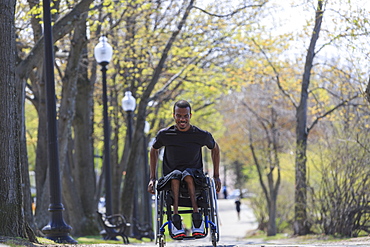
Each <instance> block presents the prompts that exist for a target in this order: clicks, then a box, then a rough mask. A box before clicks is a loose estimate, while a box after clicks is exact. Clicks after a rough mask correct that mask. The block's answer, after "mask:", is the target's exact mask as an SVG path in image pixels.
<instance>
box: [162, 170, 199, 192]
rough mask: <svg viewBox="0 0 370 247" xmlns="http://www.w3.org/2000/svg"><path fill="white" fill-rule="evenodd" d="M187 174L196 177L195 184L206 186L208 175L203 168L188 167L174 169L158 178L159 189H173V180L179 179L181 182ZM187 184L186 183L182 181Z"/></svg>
mask: <svg viewBox="0 0 370 247" xmlns="http://www.w3.org/2000/svg"><path fill="white" fill-rule="evenodd" d="M186 176H192V177H193V178H194V183H195V186H204V184H205V183H206V176H205V175H204V173H203V170H202V169H196V168H187V169H185V170H184V171H180V170H173V171H172V172H170V173H169V174H167V175H166V176H164V177H161V178H160V179H159V180H158V185H157V190H158V191H160V190H170V189H171V180H172V179H177V180H180V181H181V182H182V181H184V178H185V177H186ZM182 184H185V183H182Z"/></svg>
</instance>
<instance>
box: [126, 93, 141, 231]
mask: <svg viewBox="0 0 370 247" xmlns="http://www.w3.org/2000/svg"><path fill="white" fill-rule="evenodd" d="M135 108H136V99H135V98H134V97H133V96H132V93H131V92H130V91H126V92H125V97H123V99H122V109H123V110H124V111H125V112H126V113H127V132H128V140H129V141H128V144H129V145H130V147H131V144H132V114H133V112H134V111H135ZM136 175H137V174H135V176H136ZM134 190H135V193H134V209H133V219H134V221H133V222H132V226H133V227H132V228H131V231H132V235H133V237H135V238H139V233H138V227H137V223H138V222H137V219H138V217H137V214H138V212H137V194H138V190H137V186H135V188H134Z"/></svg>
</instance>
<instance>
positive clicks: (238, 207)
mask: <svg viewBox="0 0 370 247" xmlns="http://www.w3.org/2000/svg"><path fill="white" fill-rule="evenodd" d="M240 204H241V202H240V199H239V198H236V200H235V207H236V213H237V214H238V220H240Z"/></svg>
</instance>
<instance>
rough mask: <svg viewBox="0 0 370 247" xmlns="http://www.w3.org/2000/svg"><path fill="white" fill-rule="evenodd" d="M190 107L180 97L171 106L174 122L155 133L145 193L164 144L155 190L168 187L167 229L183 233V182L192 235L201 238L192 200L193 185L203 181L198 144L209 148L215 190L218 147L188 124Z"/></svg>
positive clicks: (178, 234) (178, 235) (201, 227)
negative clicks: (170, 198) (169, 219)
mask: <svg viewBox="0 0 370 247" xmlns="http://www.w3.org/2000/svg"><path fill="white" fill-rule="evenodd" d="M191 116H192V113H191V106H190V104H189V103H188V102H187V101H185V100H180V101H178V102H176V103H175V105H174V107H173V118H174V120H175V125H172V126H170V127H167V128H164V129H162V130H160V131H159V132H158V133H157V136H156V139H155V141H154V143H153V146H152V148H151V150H150V181H149V184H148V192H150V193H152V194H154V193H155V191H154V185H155V181H156V179H157V178H156V168H157V161H158V156H159V149H160V148H162V147H164V157H163V175H164V176H163V177H162V178H160V179H159V180H158V185H157V190H163V189H170V190H171V191H172V195H173V205H172V206H173V215H172V225H171V232H172V235H173V238H174V239H183V238H184V237H185V236H186V234H185V230H184V229H183V225H182V221H181V216H180V215H179V211H178V207H179V195H180V184H181V183H185V184H186V187H187V190H188V194H189V197H190V201H191V205H192V209H193V213H192V235H193V237H195V238H197V237H203V236H204V235H205V233H204V221H203V219H202V215H201V214H200V213H199V210H198V205H197V202H196V195H195V188H196V185H197V184H201V183H203V179H204V174H203V162H202V147H203V146H207V147H208V148H209V149H210V150H211V157H212V163H213V178H214V182H215V187H216V191H217V192H219V191H220V188H221V180H220V178H219V163H220V148H219V146H218V144H217V143H216V141H215V140H214V138H213V137H212V135H211V133H209V132H207V131H204V130H202V129H199V128H198V127H196V126H194V125H191V124H190V119H191Z"/></svg>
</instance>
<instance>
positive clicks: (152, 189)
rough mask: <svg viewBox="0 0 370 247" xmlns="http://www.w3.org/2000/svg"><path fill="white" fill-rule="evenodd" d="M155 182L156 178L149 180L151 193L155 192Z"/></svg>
mask: <svg viewBox="0 0 370 247" xmlns="http://www.w3.org/2000/svg"><path fill="white" fill-rule="evenodd" d="M154 183H155V180H154V179H151V180H150V181H149V184H148V192H149V193H150V194H153V195H154V194H155V192H154Z"/></svg>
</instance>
